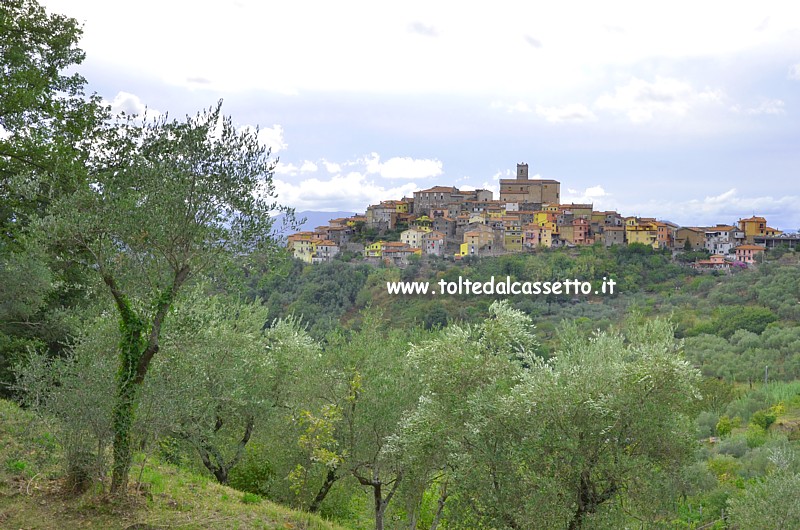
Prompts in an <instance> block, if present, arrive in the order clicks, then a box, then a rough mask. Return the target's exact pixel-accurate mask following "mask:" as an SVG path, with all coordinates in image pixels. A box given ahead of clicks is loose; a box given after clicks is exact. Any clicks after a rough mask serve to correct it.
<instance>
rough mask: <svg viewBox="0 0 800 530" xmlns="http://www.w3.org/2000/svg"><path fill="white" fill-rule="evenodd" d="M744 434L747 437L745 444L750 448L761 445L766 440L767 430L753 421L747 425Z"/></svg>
mask: <svg viewBox="0 0 800 530" xmlns="http://www.w3.org/2000/svg"><path fill="white" fill-rule="evenodd" d="M745 436H746V437H747V446H748V447H750V448H751V449H753V448H755V447H761V446H762V445H764V443H766V441H767V431H765V430H764V428H763V427H761V426H760V425H756V424H755V423H751V424H750V425H748V426H747V432H746V433H745Z"/></svg>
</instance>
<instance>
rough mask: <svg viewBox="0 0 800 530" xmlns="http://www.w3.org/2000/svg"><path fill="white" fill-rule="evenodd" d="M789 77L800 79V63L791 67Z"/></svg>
mask: <svg viewBox="0 0 800 530" xmlns="http://www.w3.org/2000/svg"><path fill="white" fill-rule="evenodd" d="M788 77H789V79H794V80H795V81H800V63H795V64H793V65H792V66H790V67H789V75H788Z"/></svg>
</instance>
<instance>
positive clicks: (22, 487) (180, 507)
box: [0, 400, 341, 530]
mask: <svg viewBox="0 0 800 530" xmlns="http://www.w3.org/2000/svg"><path fill="white" fill-rule="evenodd" d="M57 450H58V449H57V446H56V444H55V442H54V441H53V439H52V437H51V436H50V435H48V434H47V426H46V425H45V424H43V423H42V422H41V421H40V420H39V419H38V418H36V417H35V416H33V415H32V414H29V413H27V412H25V411H22V410H20V409H19V408H18V407H16V405H14V404H12V403H9V402H7V401H2V400H0V528H13V529H58V530H67V529H72V528H89V529H103V530H106V529H108V530H111V529H129V530H134V529H137V530H145V529H160V528H182V529H206V528H214V529H218V528H219V529H239V530H244V529H278V528H279V529H308V530H316V529H320V530H322V529H326V530H327V529H336V528H341V527H339V526H336V525H335V524H333V523H330V522H327V521H324V520H322V519H320V518H319V517H316V516H314V515H310V514H307V513H303V512H297V511H294V510H291V509H289V508H286V507H283V506H279V505H276V504H273V503H271V502H269V501H267V500H263V499H260V498H258V497H257V496H255V495H252V494H243V493H241V492H239V491H236V490H234V489H231V488H228V487H225V486H221V485H219V484H217V483H215V482H213V481H211V480H209V479H208V478H207V477H204V476H199V475H194V474H191V473H187V472H186V471H183V470H181V469H178V468H176V467H174V466H169V465H163V464H154V463H152V462H150V461H143V462H142V461H140V462H138V463H136V464H135V465H134V469H133V470H132V472H131V487H130V493H129V495H128V496H127V497H126V498H124V499H122V500H120V499H117V498H114V497H111V496H109V495H108V494H106V493H102V492H100V491H99V489H100V488H96V489H95V490H94V491H90V492H88V493H85V494H83V495H80V496H75V495H68V494H65V493H64V487H63V479H62V478H61V477H60V471H59V466H58V465H57ZM139 479H141V480H139Z"/></svg>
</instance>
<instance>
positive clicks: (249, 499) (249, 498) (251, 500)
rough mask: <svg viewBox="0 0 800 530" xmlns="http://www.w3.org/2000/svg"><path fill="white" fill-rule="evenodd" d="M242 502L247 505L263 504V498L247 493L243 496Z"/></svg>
mask: <svg viewBox="0 0 800 530" xmlns="http://www.w3.org/2000/svg"><path fill="white" fill-rule="evenodd" d="M242 502H243V503H245V504H258V503H259V502H261V497H259V496H258V495H256V494H255V493H245V494H244V495H242Z"/></svg>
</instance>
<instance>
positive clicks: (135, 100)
mask: <svg viewBox="0 0 800 530" xmlns="http://www.w3.org/2000/svg"><path fill="white" fill-rule="evenodd" d="M105 103H106V104H107V105H110V106H111V112H113V113H114V114H120V113H125V114H129V115H137V116H140V115H142V114H144V112H145V110H147V111H148V114H151V113H152V114H155V115H156V116H158V115H159V114H160V113H159V112H158V111H156V110H153V109H148V108H147V105H145V104H144V103H143V102H142V100H141V99H139V96H137V95H136V94H131V93H130V92H123V91H120V92H117V95H116V96H114V99H113V100H111V101H110V102H109V101H105Z"/></svg>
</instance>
